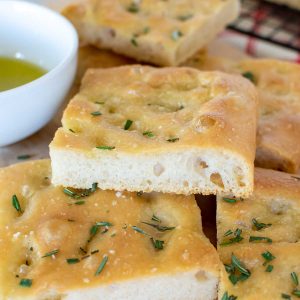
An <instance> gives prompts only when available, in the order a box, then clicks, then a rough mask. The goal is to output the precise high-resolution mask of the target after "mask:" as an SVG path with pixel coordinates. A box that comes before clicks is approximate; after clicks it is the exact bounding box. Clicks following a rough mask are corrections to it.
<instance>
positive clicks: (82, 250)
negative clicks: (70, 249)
mask: <svg viewBox="0 0 300 300" xmlns="http://www.w3.org/2000/svg"><path fill="white" fill-rule="evenodd" d="M79 250H80V251H81V252H82V253H84V254H87V251H86V250H85V249H84V248H82V247H79Z"/></svg>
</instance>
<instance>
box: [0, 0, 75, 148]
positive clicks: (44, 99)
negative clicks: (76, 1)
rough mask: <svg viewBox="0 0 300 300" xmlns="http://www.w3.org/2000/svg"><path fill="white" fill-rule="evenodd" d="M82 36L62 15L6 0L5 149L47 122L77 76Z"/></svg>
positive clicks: (0, 10) (0, 49) (2, 62)
mask: <svg viewBox="0 0 300 300" xmlns="http://www.w3.org/2000/svg"><path fill="white" fill-rule="evenodd" d="M77 49H78V37H77V33H76V30H75V29H74V27H73V26H72V25H71V23H70V22H69V21H68V20H66V19H65V18H64V17H63V16H61V15H59V14H58V13H56V12H54V11H52V10H50V9H48V8H46V7H43V6H39V5H36V4H33V3H29V2H25V1H24V2H23V1H15V0H1V1H0V147H2V146H6V145H9V144H12V143H15V142H17V141H19V140H22V139H24V138H26V137H28V136H29V135H31V134H33V133H35V132H36V131H38V130H39V129H41V128H42V127H43V126H45V125H46V124H47V123H48V122H49V121H50V120H51V119H52V118H53V117H54V115H55V113H56V112H57V110H58V109H59V107H60V106H61V104H62V102H63V101H64V99H65V97H66V95H67V93H68V91H69V90H70V87H71V85H72V82H73V80H74V77H75V72H76V66H77Z"/></svg>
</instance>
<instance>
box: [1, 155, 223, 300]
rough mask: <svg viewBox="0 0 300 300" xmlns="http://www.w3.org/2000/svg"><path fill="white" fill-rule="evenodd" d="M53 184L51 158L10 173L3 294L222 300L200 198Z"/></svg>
mask: <svg viewBox="0 0 300 300" xmlns="http://www.w3.org/2000/svg"><path fill="white" fill-rule="evenodd" d="M50 182H51V172H50V161H48V160H44V161H35V162H30V163H24V164H18V165H14V166H11V167H8V168H4V169H1V170H0V185H1V187H2V188H1V189H0V224H1V226H0V257H1V259H0V299H3V300H4V299H5V300H6V299H14V300H15V299H39V300H41V299H47V300H48V299H51V300H56V299H72V300H73V299H83V298H84V299H178V300H179V299H203V300H204V299H211V300H214V299H215V297H216V290H217V284H218V278H219V267H220V265H219V258H218V255H217V253H216V250H215V249H214V247H213V246H212V245H211V244H210V243H209V241H208V240H207V238H206V237H205V236H204V235H203V233H202V229H201V217H200V211H199V208H198V207H197V204H196V202H195V199H194V197H193V196H189V197H186V196H180V195H170V194H169V195H167V194H165V195H163V194H157V193H153V194H142V195H141V194H136V193H128V192H116V191H101V190H99V189H97V186H96V185H95V184H94V185H92V186H91V188H90V189H86V190H74V189H70V188H63V187H61V186H60V187H54V186H53V185H52V184H51V183H50Z"/></svg>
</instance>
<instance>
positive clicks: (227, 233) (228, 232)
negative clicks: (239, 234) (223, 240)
mask: <svg viewBox="0 0 300 300" xmlns="http://www.w3.org/2000/svg"><path fill="white" fill-rule="evenodd" d="M231 234H233V231H232V230H231V229H229V230H227V231H226V232H225V233H224V235H223V236H224V237H225V236H229V235H231Z"/></svg>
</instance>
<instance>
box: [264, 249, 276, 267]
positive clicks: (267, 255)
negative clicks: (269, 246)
mask: <svg viewBox="0 0 300 300" xmlns="http://www.w3.org/2000/svg"><path fill="white" fill-rule="evenodd" d="M261 256H262V257H263V258H264V259H265V262H264V263H263V266H265V265H266V264H267V263H268V262H270V261H272V260H273V259H275V258H276V257H275V256H274V255H273V254H272V253H271V252H269V251H266V252H264V253H262V254H261Z"/></svg>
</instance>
